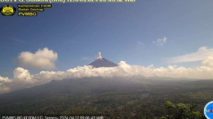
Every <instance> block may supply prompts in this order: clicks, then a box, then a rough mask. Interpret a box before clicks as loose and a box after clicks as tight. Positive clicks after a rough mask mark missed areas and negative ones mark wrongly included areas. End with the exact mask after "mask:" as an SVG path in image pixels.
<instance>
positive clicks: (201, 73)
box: [0, 58, 213, 93]
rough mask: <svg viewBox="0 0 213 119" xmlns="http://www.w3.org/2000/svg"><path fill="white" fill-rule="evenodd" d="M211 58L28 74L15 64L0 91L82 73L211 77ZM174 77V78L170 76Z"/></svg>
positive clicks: (96, 74) (89, 67)
mask: <svg viewBox="0 0 213 119" xmlns="http://www.w3.org/2000/svg"><path fill="white" fill-rule="evenodd" d="M209 61H211V63H212V59H211V58H209V59H206V60H204V63H203V64H204V66H200V67H196V68H185V67H177V66H175V65H174V66H172V65H170V66H168V67H160V68H155V67H154V66H153V65H150V66H148V67H144V66H138V65H129V64H127V63H126V62H124V61H121V62H120V63H119V64H118V67H103V68H93V67H92V66H83V67H76V68H73V69H69V70H67V71H58V72H54V71H41V72H40V73H39V74H35V75H31V74H30V73H29V71H28V70H26V69H23V68H20V67H18V68H16V69H15V70H14V79H8V78H3V77H0V81H2V82H1V83H0V84H1V85H0V89H1V91H0V93H4V92H8V91H14V90H17V89H21V88H27V87H32V86H35V85H39V84H44V83H48V82H50V81H51V80H63V79H70V80H71V79H79V80H80V79H81V78H84V77H104V78H113V77H121V78H129V79H130V80H133V79H134V78H132V77H141V78H144V77H145V78H147V77H169V78H187V79H191V80H192V79H211V80H212V79H213V73H212V72H213V67H210V66H212V65H211V63H210V65H209ZM173 80H174V79H173Z"/></svg>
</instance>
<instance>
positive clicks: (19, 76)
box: [13, 67, 32, 82]
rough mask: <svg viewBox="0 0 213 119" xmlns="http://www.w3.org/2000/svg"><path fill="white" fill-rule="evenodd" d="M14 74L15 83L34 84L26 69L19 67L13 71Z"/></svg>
mask: <svg viewBox="0 0 213 119" xmlns="http://www.w3.org/2000/svg"><path fill="white" fill-rule="evenodd" d="M13 74H14V77H13V78H14V80H15V81H21V82H32V80H31V79H32V78H31V75H30V73H29V71H28V70H26V69H23V68H21V67H18V68H16V69H15V70H14V71H13Z"/></svg>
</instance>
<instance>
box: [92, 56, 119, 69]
mask: <svg viewBox="0 0 213 119" xmlns="http://www.w3.org/2000/svg"><path fill="white" fill-rule="evenodd" d="M89 65H92V66H93V67H95V68H99V67H116V66H118V65H117V64H115V63H113V62H111V61H109V60H107V59H105V58H99V59H97V60H95V61H94V62H92V63H90V64H89Z"/></svg>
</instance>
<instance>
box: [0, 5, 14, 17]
mask: <svg viewBox="0 0 213 119" xmlns="http://www.w3.org/2000/svg"><path fill="white" fill-rule="evenodd" d="M0 10H1V14H2V15H4V16H13V15H14V14H15V12H16V8H15V7H13V6H11V5H5V6H3V7H1V8H0Z"/></svg>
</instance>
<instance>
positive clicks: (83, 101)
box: [0, 79, 213, 119]
mask: <svg viewBox="0 0 213 119" xmlns="http://www.w3.org/2000/svg"><path fill="white" fill-rule="evenodd" d="M143 81H144V80H143ZM139 82H140V81H137V82H136V83H130V82H128V81H127V82H126V83H125V82H124V81H122V83H121V82H119V81H109V82H107V81H105V80H101V79H100V80H98V81H97V80H88V81H86V80H82V81H60V82H59V81H58V82H51V83H49V84H45V85H41V86H37V87H34V88H30V89H24V90H21V91H17V92H14V93H9V94H4V95H0V114H9V115H12V114H22V115H23V114H28V115H29V114H31V115H42V114H43V115H50V114H58V115H70V114H79V115H81V114H84V115H88V114H101V115H107V117H108V118H109V119H113V118H119V119H187V118H188V119H205V118H204V116H203V108H204V106H205V104H206V103H207V102H209V101H211V100H212V99H213V95H212V93H213V88H212V87H213V81H166V80H165V81H157V80H151V81H150V82H149V83H148V82H146V83H144V82H143V83H139ZM97 86H98V87H97ZM170 101H171V102H173V103H174V104H173V103H171V102H170Z"/></svg>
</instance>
